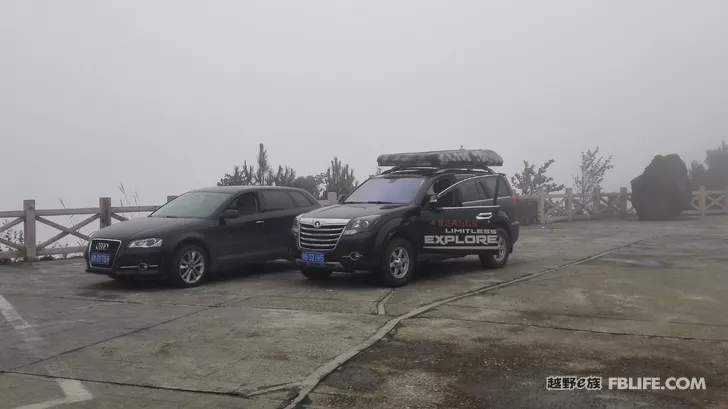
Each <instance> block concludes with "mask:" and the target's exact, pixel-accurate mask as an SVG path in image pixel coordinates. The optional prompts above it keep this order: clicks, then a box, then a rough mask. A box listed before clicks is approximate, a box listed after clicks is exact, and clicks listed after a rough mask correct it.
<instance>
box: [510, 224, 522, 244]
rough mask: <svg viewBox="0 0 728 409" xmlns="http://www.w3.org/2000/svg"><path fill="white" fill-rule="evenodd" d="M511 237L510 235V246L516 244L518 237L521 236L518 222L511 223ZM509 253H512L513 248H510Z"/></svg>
mask: <svg viewBox="0 0 728 409" xmlns="http://www.w3.org/2000/svg"><path fill="white" fill-rule="evenodd" d="M511 235H512V237H511V241H512V244H516V242H517V241H518V238H519V236H520V235H521V223H519V222H512V223H511ZM511 251H513V246H511Z"/></svg>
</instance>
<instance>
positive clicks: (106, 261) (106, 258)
mask: <svg viewBox="0 0 728 409" xmlns="http://www.w3.org/2000/svg"><path fill="white" fill-rule="evenodd" d="M91 265H94V266H103V267H108V266H110V265H111V254H104V253H91Z"/></svg>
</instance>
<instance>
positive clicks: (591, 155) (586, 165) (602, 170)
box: [573, 146, 614, 194]
mask: <svg viewBox="0 0 728 409" xmlns="http://www.w3.org/2000/svg"><path fill="white" fill-rule="evenodd" d="M598 154H599V147H598V146H597V147H596V149H594V150H593V151H592V150H591V149H589V150H587V151H586V152H582V153H581V163H580V165H579V173H578V174H577V175H575V176H574V177H573V178H574V189H576V193H582V194H592V193H594V191H595V190H596V189H597V188H601V187H602V186H601V185H602V182H604V175H605V174H606V173H607V171H608V170H610V169H612V168H614V165H613V164H612V155H610V156H609V157H608V158H607V159H604V157H602V156H597V155H598Z"/></svg>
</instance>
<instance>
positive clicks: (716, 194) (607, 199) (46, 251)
mask: <svg viewBox="0 0 728 409" xmlns="http://www.w3.org/2000/svg"><path fill="white" fill-rule="evenodd" d="M175 197H176V196H167V201H170V200H172V199H174V198H175ZM519 199H520V200H521V203H522V204H520V205H519V210H518V213H519V219H520V218H521V217H523V216H524V214H525V215H526V217H527V218H528V217H530V216H528V214H529V213H533V216H532V217H533V219H534V220H533V222H537V223H541V224H545V223H552V222H560V221H575V220H585V219H603V218H610V217H618V218H631V217H636V212H635V210H634V207H633V206H632V194H631V193H629V192H628V191H627V188H624V187H623V188H621V189H620V191H619V192H618V193H602V192H601V191H600V190H597V191H595V192H594V193H593V194H574V193H573V190H572V189H570V188H567V189H566V193H551V194H546V193H545V192H543V191H541V192H539V194H538V195H534V196H519ZM320 202H321V204H323V205H324V206H326V205H329V204H334V203H336V202H337V194H336V193H334V192H329V193H328V195H327V199H326V200H320ZM529 202H530V203H534V204H535V206H529ZM157 208H159V206H156V205H155V206H119V207H114V206H111V198H109V197H101V198H99V206H98V207H84V208H73V209H70V208H66V209H36V207H35V200H32V199H29V200H24V201H23V210H12V211H0V220H2V219H8V218H10V219H11V220H10V222H8V223H5V224H3V225H0V245H4V246H5V247H8V248H10V250H9V251H0V261H2V260H3V259H6V260H7V259H13V258H24V259H25V260H26V261H33V260H36V259H37V257H38V256H52V255H63V254H74V253H81V252H83V250H84V248H85V245H79V246H71V247H69V246H62V247H53V245H54V243H58V242H59V240H61V239H63V238H65V237H66V236H74V237H76V238H78V239H81V240H84V241H86V242H88V240H89V237H88V235H86V234H83V233H81V232H80V229H81V228H83V227H85V226H88V225H90V224H91V223H93V222H94V221H96V220H98V221H99V228H100V229H101V228H104V227H106V226H109V225H111V224H112V221H113V220H117V221H126V220H128V219H127V218H126V217H124V216H122V214H128V213H140V212H152V211H154V210H156V209H157ZM682 214H685V215H698V216H705V215H712V214H728V189H726V190H706V188H705V187H704V186H701V187H700V189H699V190H697V191H694V192H693V200H692V202H691V209H688V210H685V211H683V212H682ZM75 215H87V216H88V217H86V218H85V219H83V220H82V221H80V222H78V223H75V224H73V225H72V226H70V227H69V226H64V225H62V224H59V223H56V222H54V221H51V220H49V219H47V217H51V216H75ZM38 223H41V224H44V225H46V226H49V227H52V228H54V229H56V230H58V231H59V233H57V234H56V235H54V236H53V237H51V238H49V239H47V240H44V241H42V242H38V241H37V235H36V227H37V224H38ZM526 224H530V220H529V222H528V223H526ZM20 225H22V232H23V240H22V242H21V241H12V240H8V238H7V237H5V238H3V233H4V232H6V231H8V230H9V229H12V228H14V227H16V226H20Z"/></svg>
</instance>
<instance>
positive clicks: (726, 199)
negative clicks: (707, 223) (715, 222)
mask: <svg viewBox="0 0 728 409" xmlns="http://www.w3.org/2000/svg"><path fill="white" fill-rule="evenodd" d="M723 194H724V195H725V196H723V213H726V214H728V185H726V187H725V190H724V191H723Z"/></svg>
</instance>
